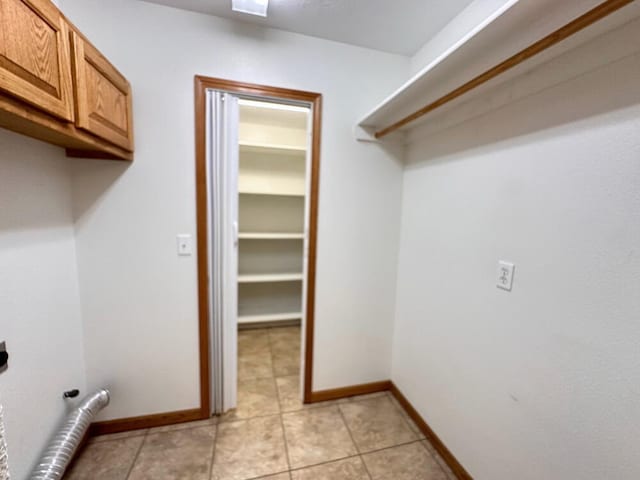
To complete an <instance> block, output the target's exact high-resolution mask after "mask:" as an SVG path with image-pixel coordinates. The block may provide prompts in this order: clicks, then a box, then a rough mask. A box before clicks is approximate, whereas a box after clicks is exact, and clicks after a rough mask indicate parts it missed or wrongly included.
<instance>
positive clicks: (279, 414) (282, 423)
mask: <svg viewBox="0 0 640 480" xmlns="http://www.w3.org/2000/svg"><path fill="white" fill-rule="evenodd" d="M267 339H268V342H269V353H270V354H271V373H273V386H274V387H275V389H276V400H277V401H278V416H279V418H280V429H281V430H282V441H283V443H284V453H285V457H286V459H287V473H288V474H289V479H291V458H290V456H289V444H288V443H287V433H286V431H285V429H284V418H283V417H282V414H283V412H282V402H281V401H280V390H279V389H278V379H277V377H276V368H275V366H274V365H273V344H272V343H271V329H269V331H268V332H267Z"/></svg>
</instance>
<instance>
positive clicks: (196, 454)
mask: <svg viewBox="0 0 640 480" xmlns="http://www.w3.org/2000/svg"><path fill="white" fill-rule="evenodd" d="M215 435H216V427H215V426H207V427H197V428H189V429H185V430H176V431H172V432H160V433H149V435H147V437H146V438H145V442H144V444H143V445H142V449H141V450H140V453H139V455H138V458H137V459H136V462H135V464H134V466H133V470H132V471H131V475H130V476H129V480H141V479H145V480H146V479H149V480H151V479H153V480H173V479H176V480H178V479H179V480H187V479H188V480H208V478H209V468H210V465H211V459H212V455H213V442H214V440H215Z"/></svg>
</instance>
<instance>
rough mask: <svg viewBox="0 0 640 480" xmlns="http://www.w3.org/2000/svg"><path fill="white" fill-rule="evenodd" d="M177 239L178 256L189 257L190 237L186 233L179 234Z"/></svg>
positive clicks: (191, 243) (191, 249) (190, 249)
mask: <svg viewBox="0 0 640 480" xmlns="http://www.w3.org/2000/svg"><path fill="white" fill-rule="evenodd" d="M177 239H178V255H183V256H189V255H191V254H192V253H193V242H192V241H191V235H190V234H188V233H181V234H180V235H178V237H177Z"/></svg>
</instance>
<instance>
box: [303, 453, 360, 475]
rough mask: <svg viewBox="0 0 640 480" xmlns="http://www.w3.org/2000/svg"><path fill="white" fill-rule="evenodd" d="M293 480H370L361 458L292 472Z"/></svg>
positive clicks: (352, 458)
mask: <svg viewBox="0 0 640 480" xmlns="http://www.w3.org/2000/svg"><path fill="white" fill-rule="evenodd" d="M291 478H292V479H293V480H369V475H368V474H367V470H366V468H365V466H364V464H363V463H362V460H361V459H360V457H351V458H347V459H345V460H338V461H337V462H331V463H325V464H322V465H317V466H315V467H308V468H304V469H302V470H295V471H293V472H291Z"/></svg>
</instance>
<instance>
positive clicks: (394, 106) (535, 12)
mask: <svg viewBox="0 0 640 480" xmlns="http://www.w3.org/2000/svg"><path fill="white" fill-rule="evenodd" d="M639 4H640V2H638V1H636V0H605V1H602V0H589V1H585V0H563V1H562V2H558V1H557V0H536V1H527V0H510V1H508V2H506V3H505V4H504V5H503V6H502V7H501V8H500V9H499V10H497V11H496V12H494V13H493V14H492V15H490V16H489V17H488V18H487V19H486V20H485V21H484V22H482V23H480V24H479V25H478V26H477V27H476V28H474V29H473V30H471V31H470V32H468V33H467V34H466V35H465V36H464V37H463V38H462V39H460V40H459V41H458V42H457V43H455V44H454V45H453V46H451V47H450V48H449V49H448V50H447V51H445V52H444V53H443V54H442V55H440V56H439V57H437V58H436V59H435V60H434V61H432V62H431V63H430V64H428V65H427V66H426V67H425V68H424V69H422V70H421V71H420V72H419V73H418V74H417V75H415V76H414V77H413V78H412V79H411V80H409V81H408V82H407V83H405V84H404V85H402V86H401V87H400V88H399V89H398V90H397V91H395V92H394V93H393V94H391V95H390V96H389V97H387V98H386V99H385V100H384V101H383V102H382V103H380V104H379V105H378V106H377V107H375V108H374V109H373V110H372V111H371V112H369V113H368V114H367V115H366V116H365V117H364V118H363V119H362V120H361V121H360V122H359V123H358V128H357V129H356V131H357V132H358V136H359V139H361V140H373V139H381V138H383V137H386V136H387V135H390V134H391V133H393V132H396V131H407V130H410V129H411V128H414V127H416V126H417V125H418V124H419V123H420V122H421V121H424V120H425V117H426V116H428V114H430V113H432V112H434V111H436V110H437V111H442V110H443V109H444V108H446V107H448V108H452V107H453V106H455V105H456V104H457V103H459V102H460V101H461V100H465V101H466V100H469V99H471V98H473V97H474V96H478V95H481V94H482V93H483V92H484V91H486V89H487V88H488V87H495V86H496V85H499V84H501V83H502V82H506V81H507V80H510V79H513V78H515V77H517V76H520V75H523V74H524V73H526V72H528V71H530V70H532V69H533V68H535V67H537V66H538V65H540V64H542V63H544V62H547V61H549V60H551V59H552V58H554V57H557V56H559V55H561V54H562V53H564V52H566V51H568V50H571V49H573V48H576V47H577V46H579V45H581V44H584V43H585V42H587V41H588V40H590V39H592V38H595V37H596V36H598V35H602V34H603V33H605V32H607V31H609V30H612V29H614V28H617V27H619V26H621V25H623V24H624V23H627V22H629V21H630V20H632V19H634V18H636V17H638V16H640V5H639Z"/></svg>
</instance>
